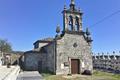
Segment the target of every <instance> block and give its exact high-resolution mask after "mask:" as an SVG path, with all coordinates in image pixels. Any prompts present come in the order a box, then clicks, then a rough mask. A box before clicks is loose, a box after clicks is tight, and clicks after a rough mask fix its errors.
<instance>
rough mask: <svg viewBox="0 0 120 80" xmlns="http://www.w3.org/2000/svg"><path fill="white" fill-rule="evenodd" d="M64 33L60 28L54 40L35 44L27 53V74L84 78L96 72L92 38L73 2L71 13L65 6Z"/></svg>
mask: <svg viewBox="0 0 120 80" xmlns="http://www.w3.org/2000/svg"><path fill="white" fill-rule="evenodd" d="M62 14H63V30H62V31H61V30H60V27H59V26H57V28H56V32H57V35H56V36H55V38H45V39H42V40H37V41H36V42H35V43H34V49H33V50H30V51H27V52H25V53H24V68H25V70H39V71H40V72H42V71H50V72H53V73H55V74H81V73H83V72H84V71H85V70H89V71H90V72H92V71H93V65H92V54H91V53H92V51H91V42H92V39H91V35H90V32H89V30H88V28H87V29H86V31H83V30H82V15H83V13H82V12H81V10H80V9H77V8H76V6H75V1H74V0H71V2H70V5H69V9H67V8H66V6H64V10H63V11H62Z"/></svg>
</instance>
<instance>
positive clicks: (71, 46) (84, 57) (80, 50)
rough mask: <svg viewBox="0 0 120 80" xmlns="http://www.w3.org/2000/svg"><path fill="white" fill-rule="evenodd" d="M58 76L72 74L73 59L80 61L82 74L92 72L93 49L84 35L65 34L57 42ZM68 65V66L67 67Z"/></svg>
mask: <svg viewBox="0 0 120 80" xmlns="http://www.w3.org/2000/svg"><path fill="white" fill-rule="evenodd" d="M56 47H57V54H56V55H57V71H56V73H57V74H68V73H71V63H70V61H71V59H79V60H80V73H82V72H83V71H84V70H90V71H92V56H91V47H90V45H89V44H88V43H87V42H86V40H85V38H84V36H83V35H77V34H75V35H74V34H67V33H66V34H65V35H64V36H63V37H62V39H60V40H57V45H56ZM65 63H68V64H69V65H68V66H65Z"/></svg>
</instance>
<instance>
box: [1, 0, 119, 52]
mask: <svg viewBox="0 0 120 80" xmlns="http://www.w3.org/2000/svg"><path fill="white" fill-rule="evenodd" d="M75 2H76V7H77V8H78V7H80V8H81V10H82V11H83V13H84V15H83V29H85V28H86V27H89V29H90V31H91V33H92V38H93V40H94V41H93V46H92V49H93V52H112V51H119V50H120V36H119V34H120V22H119V21H120V13H118V14H116V15H114V16H111V17H110V18H109V19H106V20H105V21H103V22H101V23H100V24H97V25H95V26H91V25H93V24H95V23H96V22H98V21H100V20H101V19H103V18H104V17H106V16H108V15H110V14H112V13H114V12H116V11H118V10H120V0H75ZM64 4H66V5H67V7H69V4H70V0H0V38H2V39H8V41H9V42H10V43H11V44H12V47H13V49H14V50H19V51H27V50H31V49H33V43H34V42H35V41H36V40H38V39H41V38H45V37H54V35H55V34H56V33H55V29H56V25H57V24H60V26H61V28H62V26H63V23H62V21H63V20H62V14H61V12H62V10H63V6H64Z"/></svg>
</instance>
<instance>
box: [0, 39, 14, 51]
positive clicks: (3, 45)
mask: <svg viewBox="0 0 120 80" xmlns="http://www.w3.org/2000/svg"><path fill="white" fill-rule="evenodd" d="M0 51H1V52H11V51H12V46H11V44H10V43H9V42H8V41H7V40H4V39H0Z"/></svg>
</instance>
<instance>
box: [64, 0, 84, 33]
mask: <svg viewBox="0 0 120 80" xmlns="http://www.w3.org/2000/svg"><path fill="white" fill-rule="evenodd" d="M82 14H83V13H82V12H81V11H80V9H76V6H75V0H71V3H70V5H69V9H67V8H66V5H64V10H63V27H64V28H63V32H68V31H71V32H81V31H82Z"/></svg>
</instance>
